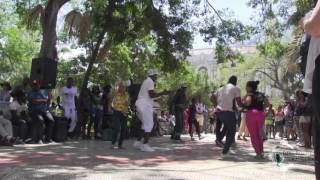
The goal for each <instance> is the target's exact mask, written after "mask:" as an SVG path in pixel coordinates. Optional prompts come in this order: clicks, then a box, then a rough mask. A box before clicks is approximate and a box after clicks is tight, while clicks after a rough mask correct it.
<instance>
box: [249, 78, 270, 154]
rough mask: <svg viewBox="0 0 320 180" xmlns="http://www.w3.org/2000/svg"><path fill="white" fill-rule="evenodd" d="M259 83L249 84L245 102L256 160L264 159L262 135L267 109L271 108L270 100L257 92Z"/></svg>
mask: <svg viewBox="0 0 320 180" xmlns="http://www.w3.org/2000/svg"><path fill="white" fill-rule="evenodd" d="M258 85H259V81H248V82H247V87H246V89H247V95H246V98H245V100H244V104H245V106H246V109H247V111H246V123H247V127H248V130H249V132H250V137H251V143H252V146H253V148H254V150H255V152H256V158H258V159H260V158H263V157H264V154H263V152H264V150H263V137H262V135H261V132H262V129H263V126H264V124H265V114H264V110H265V107H267V106H269V102H268V99H267V98H266V97H265V95H264V94H263V93H260V92H258V91H257V89H258Z"/></svg>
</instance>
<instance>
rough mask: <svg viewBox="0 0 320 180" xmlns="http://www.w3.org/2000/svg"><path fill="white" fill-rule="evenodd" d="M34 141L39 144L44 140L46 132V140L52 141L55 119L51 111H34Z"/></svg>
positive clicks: (32, 113) (32, 114) (32, 116)
mask: <svg viewBox="0 0 320 180" xmlns="http://www.w3.org/2000/svg"><path fill="white" fill-rule="evenodd" d="M31 118H32V140H33V141H35V142H38V141H39V140H42V138H43V134H44V131H45V140H47V141H50V140H52V133H53V128H54V119H53V117H52V115H51V113H50V112H49V111H46V112H42V111H32V112H31Z"/></svg>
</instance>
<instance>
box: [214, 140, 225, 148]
mask: <svg viewBox="0 0 320 180" xmlns="http://www.w3.org/2000/svg"><path fill="white" fill-rule="evenodd" d="M216 145H217V146H221V147H223V146H224V144H223V142H221V141H218V140H216Z"/></svg>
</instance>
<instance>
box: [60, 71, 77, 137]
mask: <svg viewBox="0 0 320 180" xmlns="http://www.w3.org/2000/svg"><path fill="white" fill-rule="evenodd" d="M77 93H78V91H77V88H76V87H75V86H74V85H73V79H72V78H71V77H69V78H68V79H67V84H66V86H64V87H63V88H62V89H61V91H60V96H61V97H62V107H63V111H64V117H65V118H67V119H68V121H69V122H70V124H69V129H68V135H69V137H71V136H72V135H73V133H74V130H75V128H76V126H77V121H78V119H77V110H76V107H77V101H78V98H77ZM57 101H58V104H60V98H59V97H58V100H57Z"/></svg>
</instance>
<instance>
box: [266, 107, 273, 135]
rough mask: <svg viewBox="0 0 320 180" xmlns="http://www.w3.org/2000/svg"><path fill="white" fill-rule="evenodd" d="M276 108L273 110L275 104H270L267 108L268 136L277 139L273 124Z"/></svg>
mask: <svg viewBox="0 0 320 180" xmlns="http://www.w3.org/2000/svg"><path fill="white" fill-rule="evenodd" d="M274 116H275V113H274V110H273V105H272V104H270V106H269V107H268V108H267V111H266V123H265V125H266V130H267V135H268V138H271V137H272V136H273V138H274V139H275V134H274V129H273V124H274Z"/></svg>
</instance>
